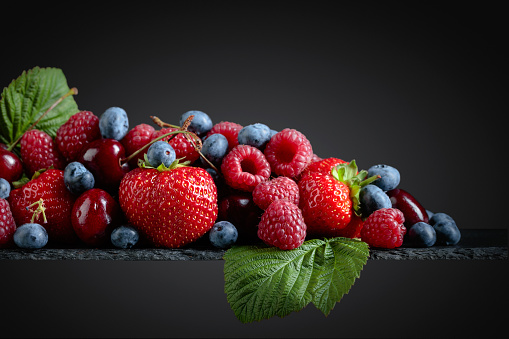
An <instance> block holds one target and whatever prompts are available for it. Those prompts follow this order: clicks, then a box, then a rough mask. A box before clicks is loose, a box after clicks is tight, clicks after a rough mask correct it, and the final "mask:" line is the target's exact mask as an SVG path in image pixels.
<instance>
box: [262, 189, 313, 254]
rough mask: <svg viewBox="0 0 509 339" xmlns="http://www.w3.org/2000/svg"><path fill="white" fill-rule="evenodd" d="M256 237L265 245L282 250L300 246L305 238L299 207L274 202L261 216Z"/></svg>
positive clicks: (285, 201)
mask: <svg viewBox="0 0 509 339" xmlns="http://www.w3.org/2000/svg"><path fill="white" fill-rule="evenodd" d="M258 237H259V238H260V239H261V240H263V241H264V242H265V243H266V244H267V245H272V246H276V247H278V248H280V249H282V250H291V249H294V248H297V247H299V246H300V245H302V243H303V242H304V240H305V238H306V224H305V223H304V217H302V212H301V210H300V209H299V207H297V205H295V204H294V203H291V202H289V201H288V200H284V199H281V200H276V201H274V202H273V203H272V204H270V206H269V207H268V208H267V209H266V210H265V213H263V215H262V219H261V221H260V223H259V224H258Z"/></svg>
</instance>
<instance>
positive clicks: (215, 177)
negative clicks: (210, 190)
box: [205, 167, 219, 185]
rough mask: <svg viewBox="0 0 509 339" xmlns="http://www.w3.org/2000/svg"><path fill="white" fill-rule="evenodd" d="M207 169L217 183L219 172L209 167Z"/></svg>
mask: <svg viewBox="0 0 509 339" xmlns="http://www.w3.org/2000/svg"><path fill="white" fill-rule="evenodd" d="M205 171H207V172H208V173H209V174H210V176H211V177H212V180H214V182H215V183H216V185H217V181H218V180H219V174H217V172H216V170H215V169H213V168H210V167H209V168H207V169H205Z"/></svg>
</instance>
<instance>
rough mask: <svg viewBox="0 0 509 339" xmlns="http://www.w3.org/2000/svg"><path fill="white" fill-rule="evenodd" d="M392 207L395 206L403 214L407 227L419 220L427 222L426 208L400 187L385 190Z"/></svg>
mask: <svg viewBox="0 0 509 339" xmlns="http://www.w3.org/2000/svg"><path fill="white" fill-rule="evenodd" d="M387 195H388V196H389V198H390V199H391V203H392V207H393V208H397V209H398V210H400V211H401V212H403V215H404V216H405V226H406V227H407V229H409V228H410V227H411V226H412V225H414V224H415V223H418V222H420V221H422V222H425V223H428V221H429V220H428V214H427V213H426V209H425V208H424V207H423V206H422V205H421V204H420V203H419V202H418V201H417V199H415V198H414V197H413V196H412V195H411V194H410V193H408V192H407V191H405V190H402V189H400V188H396V189H393V190H390V191H387Z"/></svg>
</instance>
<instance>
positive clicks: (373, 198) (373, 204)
mask: <svg viewBox="0 0 509 339" xmlns="http://www.w3.org/2000/svg"><path fill="white" fill-rule="evenodd" d="M359 201H360V203H361V213H362V216H363V217H368V216H369V215H370V214H371V213H373V212H374V211H376V210H379V209H381V208H391V207H392V203H391V199H390V198H389V196H388V195H387V194H386V193H385V192H384V191H382V189H381V188H380V187H378V186H375V185H366V186H364V187H363V188H361V191H360V193H359Z"/></svg>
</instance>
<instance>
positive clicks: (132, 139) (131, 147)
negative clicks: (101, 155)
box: [120, 124, 155, 168]
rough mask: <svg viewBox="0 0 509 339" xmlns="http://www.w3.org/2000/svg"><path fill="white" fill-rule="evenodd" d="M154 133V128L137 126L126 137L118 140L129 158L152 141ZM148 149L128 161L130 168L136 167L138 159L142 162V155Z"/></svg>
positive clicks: (142, 125)
mask: <svg viewBox="0 0 509 339" xmlns="http://www.w3.org/2000/svg"><path fill="white" fill-rule="evenodd" d="M154 132H155V129H154V127H152V126H150V125H147V124H139V125H136V126H134V128H132V129H131V130H130V131H129V132H127V134H126V136H125V137H123V138H122V140H120V143H121V144H122V145H124V148H125V154H126V156H130V155H131V154H133V153H134V152H136V151H137V150H139V149H140V148H142V147H143V146H145V145H146V144H148V143H149V142H150V141H151V140H152V135H153V133H154ZM147 151H148V148H146V149H145V151H144V152H140V153H138V155H137V156H135V157H134V158H132V159H131V160H129V165H130V166H131V168H136V167H138V159H141V160H143V158H144V155H145V154H146V153H147Z"/></svg>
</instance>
